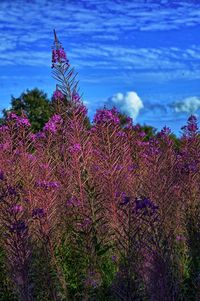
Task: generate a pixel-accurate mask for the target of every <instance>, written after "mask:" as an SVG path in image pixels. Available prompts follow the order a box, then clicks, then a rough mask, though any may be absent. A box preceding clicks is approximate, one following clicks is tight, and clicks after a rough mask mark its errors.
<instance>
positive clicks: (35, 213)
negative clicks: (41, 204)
mask: <svg viewBox="0 0 200 301" xmlns="http://www.w3.org/2000/svg"><path fill="white" fill-rule="evenodd" d="M45 216H46V214H45V212H44V209H43V208H35V209H33V210H32V218H34V219H36V218H43V217H45Z"/></svg>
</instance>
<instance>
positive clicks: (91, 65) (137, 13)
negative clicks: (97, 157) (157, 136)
mask: <svg viewBox="0 0 200 301" xmlns="http://www.w3.org/2000/svg"><path fill="white" fill-rule="evenodd" d="M54 28H55V29H56V32H57V35H58V38H59V40H60V42H61V43H62V45H63V47H64V49H65V52H66V53H67V57H68V59H69V60H70V63H71V65H72V66H74V67H75V68H76V71H77V72H78V79H79V81H80V84H79V87H80V92H82V93H83V102H85V104H86V106H87V108H88V113H89V117H90V120H91V121H92V119H93V116H94V114H95V111H96V109H98V108H102V107H103V106H104V105H107V107H112V106H113V105H115V106H116V107H117V108H118V109H119V110H121V111H123V112H125V113H126V114H127V115H129V116H131V117H133V119H134V123H137V122H139V123H141V124H144V123H145V124H149V125H152V126H154V127H156V128H158V129H161V128H162V127H163V126H165V125H167V126H169V127H170V128H171V129H172V131H173V132H174V133H176V134H177V135H178V134H179V133H180V128H181V127H182V126H183V125H185V123H186V121H187V118H188V116H189V115H190V114H191V113H193V114H196V115H197V116H199V115H200V114H199V112H200V84H199V83H200V42H199V32H200V1H199V0H196V1H195V0H188V1H186V0H185V1H184V0H132V1H131V0H129V1H128V0H93V1H92V0H57V1H45V0H35V1H34V0H32V1H30V0H26V1H25V0H24V1H23V0H15V1H11V0H10V1H9V0H7V1H5V0H1V1H0V109H3V108H7V107H9V104H10V99H11V95H13V96H15V97H18V96H19V95H20V94H21V93H22V92H23V91H25V90H26V89H32V88H35V87H38V88H39V89H42V90H43V91H45V92H47V94H48V97H49V98H50V97H51V96H52V93H53V91H54V90H55V85H56V82H55V80H54V79H53V78H52V76H51V71H52V69H51V46H52V43H53V29H54Z"/></svg>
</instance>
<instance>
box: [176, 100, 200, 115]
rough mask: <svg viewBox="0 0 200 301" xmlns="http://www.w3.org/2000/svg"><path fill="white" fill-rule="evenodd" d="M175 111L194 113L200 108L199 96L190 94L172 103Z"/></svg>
mask: <svg viewBox="0 0 200 301" xmlns="http://www.w3.org/2000/svg"><path fill="white" fill-rule="evenodd" d="M171 106H172V107H173V108H174V110H175V112H177V113H184V112H185V113H190V114H194V113H195V112H196V111H197V110H198V109H200V97H197V96H192V97H187V98H184V99H183V100H181V101H177V102H174V103H172V105H171Z"/></svg>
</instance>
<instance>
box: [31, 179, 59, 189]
mask: <svg viewBox="0 0 200 301" xmlns="http://www.w3.org/2000/svg"><path fill="white" fill-rule="evenodd" d="M36 187H40V188H44V189H46V190H48V189H49V188H58V187H59V184H58V182H47V181H45V180H43V181H40V180H39V181H37V182H36Z"/></svg>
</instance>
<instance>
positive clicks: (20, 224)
mask: <svg viewBox="0 0 200 301" xmlns="http://www.w3.org/2000/svg"><path fill="white" fill-rule="evenodd" d="M27 229H28V226H27V225H26V224H25V222H24V221H22V220H18V221H17V222H15V223H12V225H11V226H10V228H9V230H10V232H11V233H18V234H20V233H23V232H25V231H26V230H27Z"/></svg>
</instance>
